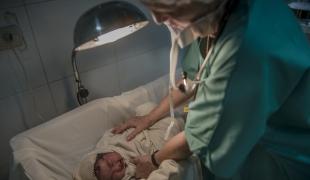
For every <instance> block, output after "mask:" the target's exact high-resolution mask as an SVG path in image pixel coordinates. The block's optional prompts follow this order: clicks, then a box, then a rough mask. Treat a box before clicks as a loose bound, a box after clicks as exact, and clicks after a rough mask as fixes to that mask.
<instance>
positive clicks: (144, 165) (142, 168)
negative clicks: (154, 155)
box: [132, 155, 157, 179]
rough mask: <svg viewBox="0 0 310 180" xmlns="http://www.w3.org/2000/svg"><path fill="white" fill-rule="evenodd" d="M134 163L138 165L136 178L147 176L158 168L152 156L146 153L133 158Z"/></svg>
mask: <svg viewBox="0 0 310 180" xmlns="http://www.w3.org/2000/svg"><path fill="white" fill-rule="evenodd" d="M132 163H133V164H135V165H136V174H135V177H136V178H139V179H140V178H147V177H148V176H149V175H150V174H151V173H152V171H154V170H155V169H157V167H155V166H154V165H153V163H152V160H151V156H149V155H144V156H139V157H136V158H134V159H132Z"/></svg>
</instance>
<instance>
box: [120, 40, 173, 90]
mask: <svg viewBox="0 0 310 180" xmlns="http://www.w3.org/2000/svg"><path fill="white" fill-rule="evenodd" d="M169 50H170V49H169V47H167V46H166V47H163V48H159V49H156V50H152V51H149V52H147V53H144V54H141V55H139V56H135V57H131V58H128V59H126V60H123V61H120V62H119V64H118V71H119V76H120V86H121V91H122V92H124V91H128V90H131V89H133V88H135V87H137V86H140V85H142V84H145V83H147V82H150V81H152V80H155V79H156V78H158V77H160V76H162V75H164V74H167V73H168V71H169Z"/></svg>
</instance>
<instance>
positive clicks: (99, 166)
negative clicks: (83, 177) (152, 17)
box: [94, 152, 127, 180]
mask: <svg viewBox="0 0 310 180" xmlns="http://www.w3.org/2000/svg"><path fill="white" fill-rule="evenodd" d="M126 166H127V165H126V163H125V162H124V158H123V157H122V156H121V155H120V154H119V153H117V152H110V153H99V154H97V157H96V161H95V164H94V174H95V176H96V178H97V179H98V180H105V179H113V180H121V179H122V178H123V177H124V176H125V169H126Z"/></svg>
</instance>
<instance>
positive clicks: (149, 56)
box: [0, 0, 170, 180]
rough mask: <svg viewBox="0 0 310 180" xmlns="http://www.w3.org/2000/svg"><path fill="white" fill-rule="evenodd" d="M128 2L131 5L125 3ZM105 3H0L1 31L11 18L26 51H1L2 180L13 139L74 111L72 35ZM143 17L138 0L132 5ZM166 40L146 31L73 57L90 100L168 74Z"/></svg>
mask: <svg viewBox="0 0 310 180" xmlns="http://www.w3.org/2000/svg"><path fill="white" fill-rule="evenodd" d="M128 1H129V0H128ZM102 2H105V0H1V1H0V26H1V27H2V26H6V25H9V24H16V22H15V21H14V20H13V19H11V20H9V21H8V20H7V19H4V16H3V15H4V13H5V12H12V13H15V14H16V15H17V17H18V22H19V26H20V28H21V29H22V31H23V34H24V37H25V41H26V43H27V47H26V48H24V49H16V52H17V54H18V56H19V57H20V60H21V62H22V63H23V65H24V66H25V68H26V73H27V76H28V77H29V82H30V87H31V89H32V91H31V90H30V87H27V83H26V80H25V77H24V75H23V71H22V68H21V66H20V64H19V63H18V61H17V59H16V56H15V55H14V53H13V51H11V50H5V51H0V82H1V88H0V143H1V146H0V152H1V153H0V180H5V179H7V178H8V170H9V160H10V157H11V149H10V147H9V140H10V138H12V137H13V136H14V135H16V134H17V133H19V132H21V131H24V130H26V129H27V128H31V127H33V126H36V125H38V124H41V123H43V122H46V121H48V120H50V119H51V118H53V117H55V116H58V115H60V114H62V113H64V112H66V111H68V110H71V109H73V108H75V107H76V106H77V103H76V100H75V93H74V84H73V76H72V67H71V61H70V56H71V49H72V46H73V29H74V25H75V22H76V21H77V19H78V18H79V16H80V15H81V14H82V13H83V12H85V11H86V10H87V9H89V8H90V7H92V6H94V5H96V4H99V3H102ZM130 2H132V3H135V4H136V5H138V6H139V7H140V8H142V10H143V11H145V9H144V7H142V6H141V5H140V4H139V3H138V1H137V0H130ZM169 44H170V42H169V34H168V32H167V31H166V29H165V28H164V27H160V26H156V25H154V24H151V25H149V26H148V27H147V28H144V29H142V30H140V31H138V32H137V33H135V34H133V35H130V36H129V37H126V38H124V39H121V40H120V41H118V42H116V43H113V44H110V45H106V46H102V47H99V48H96V49H92V50H89V51H86V52H81V53H79V54H78V55H77V58H78V62H79V67H80V71H81V76H82V80H83V82H84V84H85V86H86V87H87V88H88V89H89V91H90V92H91V95H90V97H91V99H96V98H100V97H107V96H114V95H118V94H120V93H121V92H124V91H127V90H130V89H132V88H135V87H137V86H139V85H141V84H144V83H146V82H148V81H151V80H153V79H156V78H157V77H159V76H161V75H163V74H166V73H167V72H168V55H169Z"/></svg>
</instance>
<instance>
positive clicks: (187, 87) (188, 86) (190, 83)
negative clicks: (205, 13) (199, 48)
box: [178, 0, 238, 94]
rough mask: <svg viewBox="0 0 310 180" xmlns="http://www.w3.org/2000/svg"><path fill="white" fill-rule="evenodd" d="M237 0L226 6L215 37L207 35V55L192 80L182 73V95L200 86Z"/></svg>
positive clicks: (180, 87) (232, 0) (179, 87)
mask: <svg viewBox="0 0 310 180" xmlns="http://www.w3.org/2000/svg"><path fill="white" fill-rule="evenodd" d="M237 1H238V0H231V1H230V2H229V4H228V8H227V12H226V13H225V15H224V16H223V19H222V20H221V23H220V25H219V31H218V33H217V34H216V35H209V36H208V37H207V38H208V40H207V49H208V50H207V51H208V52H207V55H206V57H205V59H204V61H203V62H202V64H201V66H200V67H199V68H198V72H197V73H196V75H195V78H194V80H190V79H189V78H188V77H187V73H186V72H185V71H183V74H182V83H181V84H180V85H179V86H178V89H179V90H180V91H181V92H182V93H184V94H188V93H191V92H192V91H194V90H195V89H196V88H197V87H198V85H199V84H201V83H202V82H203V80H201V76H202V74H203V73H204V71H205V70H206V67H207V63H208V62H209V59H210V56H211V54H212V53H213V50H214V46H215V44H216V42H217V40H218V38H219V37H220V35H221V34H222V32H223V30H224V28H225V26H226V24H227V21H228V19H229V17H230V15H231V12H232V10H233V9H234V7H235V5H236V4H237ZM210 39H213V40H211V43H210V44H209V42H210V41H209V40H210Z"/></svg>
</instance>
